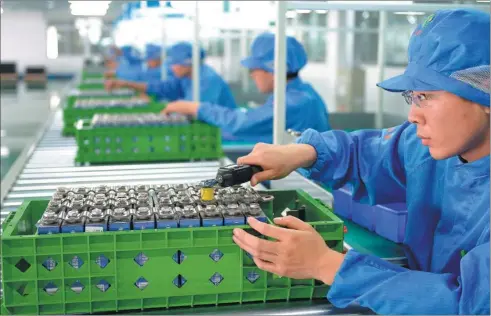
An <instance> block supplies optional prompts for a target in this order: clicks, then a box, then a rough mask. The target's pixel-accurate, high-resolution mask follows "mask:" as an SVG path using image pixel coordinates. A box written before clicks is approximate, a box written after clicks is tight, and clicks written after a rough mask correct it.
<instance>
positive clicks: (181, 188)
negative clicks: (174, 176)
mask: <svg viewBox="0 0 491 316" xmlns="http://www.w3.org/2000/svg"><path fill="white" fill-rule="evenodd" d="M187 189H188V185H187V184H185V183H180V184H177V185H175V186H174V190H176V191H177V192H180V191H186V190H187Z"/></svg>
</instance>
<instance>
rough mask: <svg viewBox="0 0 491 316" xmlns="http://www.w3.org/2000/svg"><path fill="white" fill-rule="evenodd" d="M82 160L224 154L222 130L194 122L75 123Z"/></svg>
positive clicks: (169, 158)
mask: <svg viewBox="0 0 491 316" xmlns="http://www.w3.org/2000/svg"><path fill="white" fill-rule="evenodd" d="M76 128H77V130H76V140H77V146H78V151H77V157H76V161H77V162H80V163H86V162H89V163H113V162H139V161H181V160H182V161H186V160H194V159H197V160H198V159H200V160H201V159H218V158H221V157H223V156H224V153H223V150H222V138H221V133H220V129H219V128H217V127H214V126H211V125H208V124H206V123H202V122H199V121H193V122H191V123H190V124H188V125H169V126H135V127H97V128H93V127H92V126H91V121H90V120H80V121H78V122H77V125H76Z"/></svg>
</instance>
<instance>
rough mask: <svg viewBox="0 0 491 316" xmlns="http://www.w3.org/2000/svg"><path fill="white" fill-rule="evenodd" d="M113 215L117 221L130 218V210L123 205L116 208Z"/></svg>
mask: <svg viewBox="0 0 491 316" xmlns="http://www.w3.org/2000/svg"><path fill="white" fill-rule="evenodd" d="M111 215H112V218H113V219H114V220H117V221H121V220H129V219H130V212H129V211H128V210H126V209H124V208H121V207H118V208H115V209H114V210H113V212H112V214H111Z"/></svg>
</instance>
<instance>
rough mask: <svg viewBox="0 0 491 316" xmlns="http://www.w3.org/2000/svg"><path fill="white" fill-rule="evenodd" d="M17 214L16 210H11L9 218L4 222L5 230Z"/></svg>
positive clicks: (3, 228) (3, 227)
mask: <svg viewBox="0 0 491 316" xmlns="http://www.w3.org/2000/svg"><path fill="white" fill-rule="evenodd" d="M14 216H15V212H10V213H9V215H8V216H7V218H6V219H5V220H4V221H3V223H2V230H5V228H6V227H7V225H8V224H9V223H10V222H11V221H12V219H13V218H14Z"/></svg>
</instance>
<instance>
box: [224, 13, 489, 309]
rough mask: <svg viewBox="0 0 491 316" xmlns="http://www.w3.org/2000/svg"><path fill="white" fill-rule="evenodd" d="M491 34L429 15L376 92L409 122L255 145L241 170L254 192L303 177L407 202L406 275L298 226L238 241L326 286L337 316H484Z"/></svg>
mask: <svg viewBox="0 0 491 316" xmlns="http://www.w3.org/2000/svg"><path fill="white" fill-rule="evenodd" d="M489 34H490V17H489V14H488V13H485V12H480V11H475V10H470V9H457V10H442V11H437V12H436V13H435V14H432V15H430V16H429V17H428V18H427V19H426V21H425V22H424V23H423V24H422V25H419V26H418V27H417V28H416V30H415V31H414V33H413V34H412V37H411V40H410V43H409V49H408V51H409V64H408V66H407V69H406V71H405V73H404V74H402V75H400V76H397V77H395V78H392V79H389V80H386V81H383V82H381V83H379V84H378V85H379V87H381V88H383V89H385V90H387V91H391V92H399V93H400V92H402V94H403V96H404V99H405V100H406V102H407V103H408V104H410V106H411V109H410V112H409V115H408V121H409V122H405V123H403V124H402V125H400V126H397V127H394V128H389V129H382V130H364V131H363V130H361V131H356V132H352V133H347V132H343V131H330V132H324V133H322V132H319V131H314V130H308V131H306V132H304V133H303V134H302V136H301V137H300V138H299V139H298V141H297V143H296V144H290V145H284V146H273V145H266V144H258V145H257V146H256V147H255V149H254V150H253V151H252V153H251V154H250V155H248V156H246V157H243V158H240V159H239V160H238V162H239V163H240V164H252V165H260V166H261V167H262V168H263V169H264V171H263V172H261V173H257V174H256V175H255V176H254V177H253V178H252V181H251V182H252V184H253V185H255V184H256V183H258V182H261V181H265V180H268V179H279V178H283V177H285V176H286V175H288V174H289V173H291V172H292V171H294V170H296V169H297V168H301V167H303V168H307V169H308V171H309V173H310V176H311V178H312V179H315V180H317V181H320V182H323V183H325V184H327V185H329V186H332V187H333V188H334V189H337V188H340V187H342V186H344V185H345V184H348V183H349V184H351V186H352V188H353V199H354V200H356V201H362V202H366V203H370V204H387V203H396V202H406V204H407V207H408V219H407V226H406V235H405V238H404V246H405V249H406V255H407V258H408V261H409V268H403V267H401V266H398V265H396V264H392V263H389V262H387V261H385V260H382V259H380V258H378V257H375V256H373V255H366V254H362V253H359V252H357V251H356V250H349V251H348V252H347V253H346V254H341V253H338V252H336V251H334V250H331V249H329V248H328V247H327V246H326V243H325V241H324V240H323V239H322V237H321V236H320V235H319V234H318V233H317V232H316V231H315V230H314V229H313V228H312V227H311V226H310V225H308V224H307V223H304V222H302V221H300V220H299V219H297V218H294V217H284V218H279V219H275V221H274V222H275V224H277V225H279V226H285V227H287V228H289V229H285V228H280V227H277V226H273V225H268V224H264V223H260V222H258V221H256V220H254V219H249V220H248V222H249V224H250V225H251V226H252V228H254V229H255V230H257V231H258V232H259V233H261V234H263V235H265V236H268V237H272V238H273V239H274V240H266V239H258V238H257V237H255V236H253V235H250V234H248V233H246V232H245V231H244V230H241V229H235V230H234V237H233V238H234V241H235V242H236V243H237V244H238V245H239V246H240V247H241V248H243V249H244V250H245V251H247V252H249V253H250V254H251V255H252V256H253V257H254V262H255V263H256V265H257V266H258V267H259V268H261V269H264V270H267V271H270V272H273V273H276V274H278V275H281V276H288V277H292V278H298V279H309V278H314V279H318V280H320V281H323V282H324V283H326V284H328V285H330V286H331V288H330V290H329V293H328V295H327V298H328V299H329V301H330V302H332V303H333V304H334V305H335V306H337V307H341V308H342V307H346V306H348V305H350V304H359V305H361V306H365V307H369V308H370V309H372V310H373V311H374V312H376V313H378V314H421V315H422V314H446V315H450V314H486V315H489V314H490V307H489V306H490V303H489V300H490V291H489V285H490V284H489V283H490V279H489V259H490V257H489V248H490V244H489V233H490V232H489V207H490V204H489V203H490V200H489V163H490V160H489V152H490V137H489V135H490V131H489V129H490V108H489V106H490V95H489V88H490V71H489V67H490V65H489V59H490V58H489V54H490V49H489V47H490V40H489V36H490V35H489ZM401 101H402V100H401ZM376 220H377V219H376ZM389 224H390V223H389Z"/></svg>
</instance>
